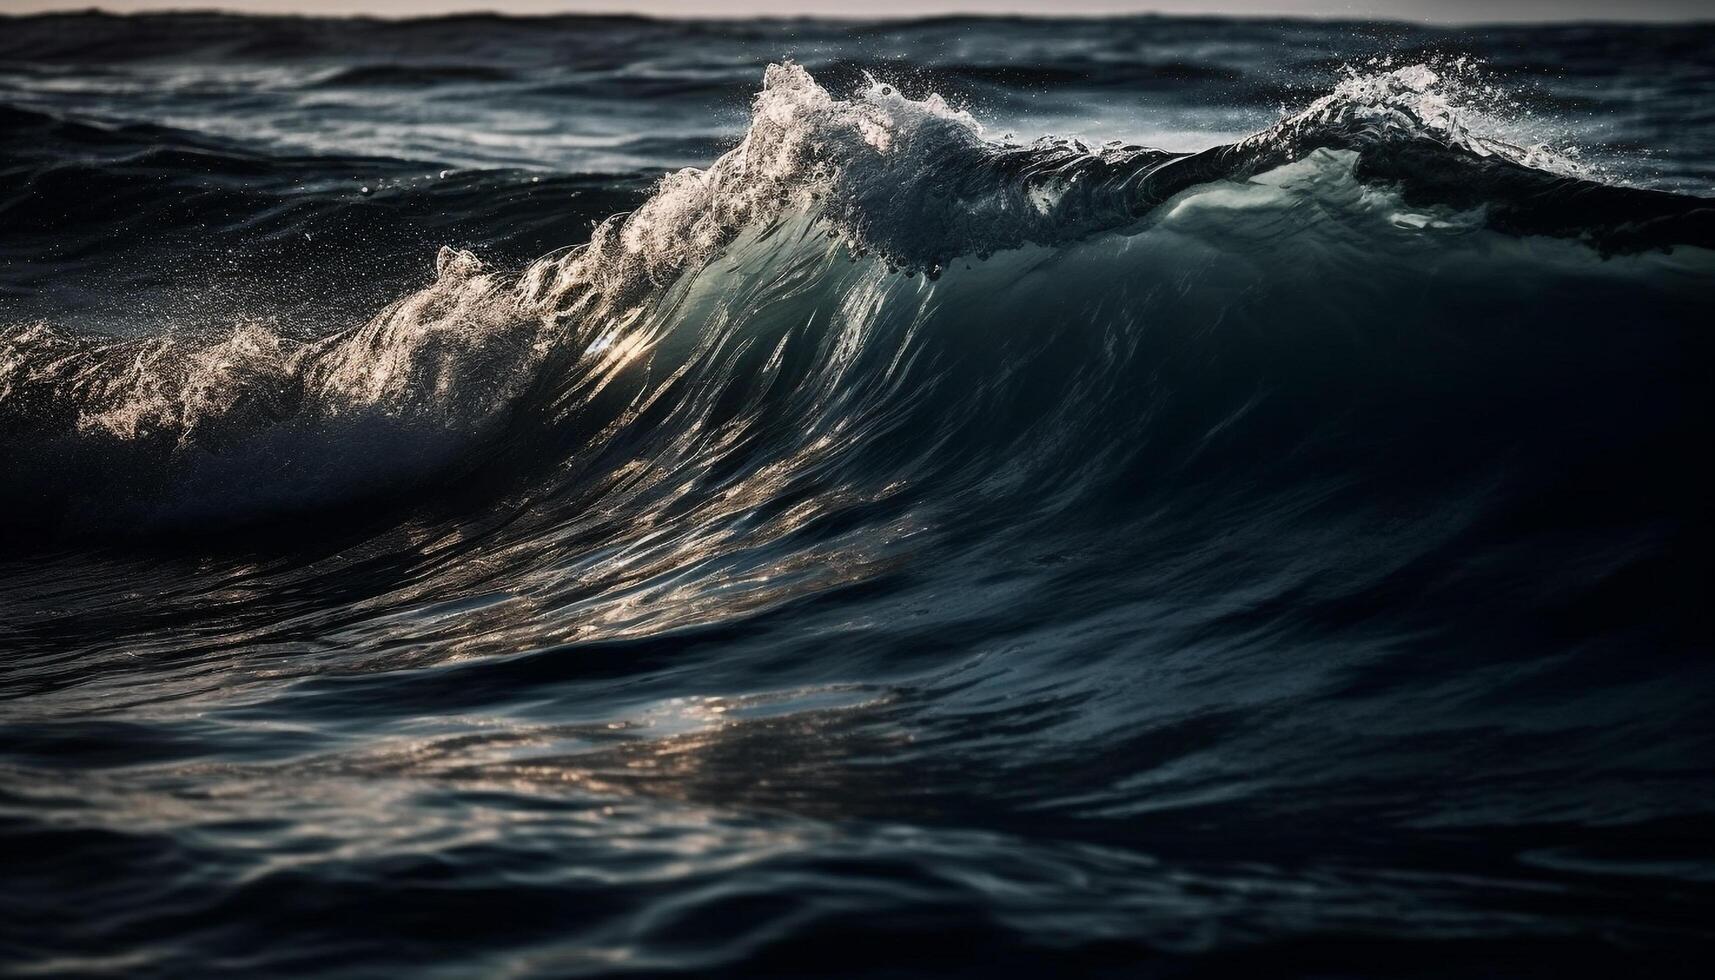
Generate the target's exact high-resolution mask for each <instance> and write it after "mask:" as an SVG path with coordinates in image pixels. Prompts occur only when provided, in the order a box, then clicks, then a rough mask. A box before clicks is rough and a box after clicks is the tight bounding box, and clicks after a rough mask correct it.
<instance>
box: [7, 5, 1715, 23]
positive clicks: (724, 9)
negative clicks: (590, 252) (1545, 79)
mask: <svg viewBox="0 0 1715 980" xmlns="http://www.w3.org/2000/svg"><path fill="white" fill-rule="evenodd" d="M91 7H98V8H100V9H103V10H111V11H115V12H126V13H130V12H137V11H159V10H185V9H202V10H207V9H222V10H235V11H243V12H247V13H295V14H324V15H352V14H367V15H371V16H388V17H409V16H421V15H432V14H447V13H458V12H469V11H475V10H494V11H501V12H504V13H512V14H548V13H639V14H647V15H651V16H657V17H674V16H680V17H750V16H810V17H915V16H927V15H938V14H956V13H971V14H980V13H988V14H1078V15H1101V14H1127V13H1168V14H1233V15H1284V16H1304V17H1341V18H1378V19H1389V20H1413V21H1427V22H1431V23H1483V22H1497V21H1562V20H1626V21H1636V20H1649V21H1664V20H1665V21H1676V20H1711V19H1715V10H1712V8H1711V5H1710V3H1709V0H1631V2H1630V3H1626V4H1614V3H1612V2H1610V0H1349V2H1328V0H1153V2H1151V0H862V2H854V0H358V2H353V0H0V11H4V12H7V13H38V12H44V11H53V10H80V9H83V10H86V9H89V8H91Z"/></svg>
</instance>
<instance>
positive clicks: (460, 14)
mask: <svg viewBox="0 0 1715 980" xmlns="http://www.w3.org/2000/svg"><path fill="white" fill-rule="evenodd" d="M78 16H86V17H87V16H102V17H116V18H155V17H185V16H219V17H232V18H238V19H246V20H352V21H388V22H406V21H437V20H464V19H474V18H493V19H497V20H638V21H652V22H658V23H663V24H673V23H711V22H712V23H757V22H777V23H818V22H819V23H832V24H885V23H902V24H912V23H919V24H920V23H930V22H934V21H1018V20H1026V21H1115V20H1180V21H1250V22H1281V21H1285V22H1304V23H1316V24H1386V25H1397V26H1402V27H1413V28H1427V29H1459V28H1471V27H1485V28H1515V27H1579V26H1602V27H1651V28H1664V27H1711V26H1715V15H1711V16H1709V17H1694V18H1681V19H1669V18H1661V17H1656V18H1649V17H1645V18H1638V17H1636V16H1633V17H1608V16H1601V15H1594V16H1580V17H1568V18H1553V19H1550V18H1529V17H1523V18H1518V19H1512V20H1447V21H1438V20H1411V19H1407V18H1402V17H1386V16H1376V17H1364V16H1359V15H1353V14H1345V13H1338V14H1336V13H1329V14H1319V13H1311V12H1304V13H1284V12H1282V13H1230V14H1220V13H1190V12H1181V11H1163V10H1138V11H1131V12H1122V11H1115V12H1111V13H1107V12H1097V11H1072V12H1067V13H1058V12H1046V11H1045V12H1040V13H1038V12H1022V11H972V12H969V13H952V12H940V13H925V14H911V13H897V14H843V13H838V12H828V13H814V14H724V13H704V14H698V15H695V16H679V15H672V14H660V13H653V12H644V11H628V10H562V11H541V12H534V11H504V10H494V9H484V8H481V7H473V8H471V9H469V10H447V11H441V12H434V13H417V14H406V13H385V12H382V13H344V12H329V13H317V12H312V11H279V10H274V11H253V10H246V9H243V8H240V7H234V6H223V5H219V4H215V5H195V4H192V5H187V6H184V7H165V8H159V9H137V10H115V9H112V8H110V7H107V6H104V5H102V4H100V3H93V4H87V5H78V6H69V5H68V6H66V7H64V8H47V9H41V10H29V11H24V12H21V13H13V12H10V11H0V21H3V20H30V19H36V18H47V17H78Z"/></svg>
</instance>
